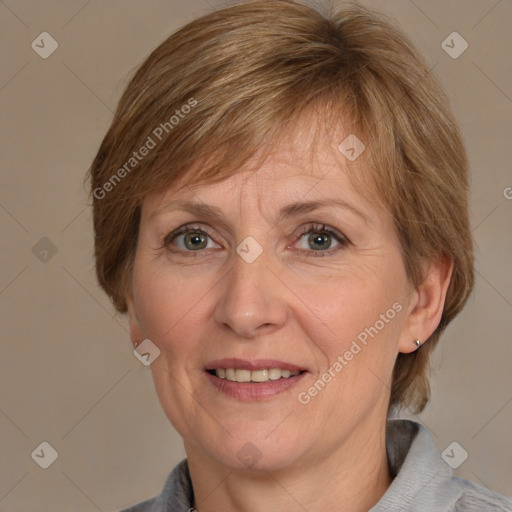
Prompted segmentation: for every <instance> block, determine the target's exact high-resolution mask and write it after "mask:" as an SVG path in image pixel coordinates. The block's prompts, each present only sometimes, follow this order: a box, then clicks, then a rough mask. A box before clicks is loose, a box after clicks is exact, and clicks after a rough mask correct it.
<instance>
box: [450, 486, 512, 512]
mask: <svg viewBox="0 0 512 512" xmlns="http://www.w3.org/2000/svg"><path fill="white" fill-rule="evenodd" d="M455 480H458V481H459V482H460V483H459V485H460V486H461V493H460V495H459V497H458V499H457V501H456V502H455V504H454V507H453V512H482V511H483V510H485V511H489V512H491V511H496V512H512V501H510V500H507V499H506V498H505V497H504V496H501V495H500V494H497V493H495V492H492V491H490V490H488V489H486V488H485V487H481V486H479V485H476V484H475V483H473V482H470V481H469V480H461V479H459V478H456V479H455Z"/></svg>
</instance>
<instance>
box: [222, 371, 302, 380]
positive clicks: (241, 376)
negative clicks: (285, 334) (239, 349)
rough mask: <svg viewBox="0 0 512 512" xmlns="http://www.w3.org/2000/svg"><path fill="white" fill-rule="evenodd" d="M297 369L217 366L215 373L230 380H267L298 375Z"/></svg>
mask: <svg viewBox="0 0 512 512" xmlns="http://www.w3.org/2000/svg"><path fill="white" fill-rule="evenodd" d="M299 373H300V372H299V371H296V372H291V371H290V370H280V369H279V368H271V369H269V370H255V371H250V370H239V369H235V368H226V369H224V368H218V369H216V370H215V375H217V377H219V378H221V379H227V380H230V381H231V382H268V381H269V380H278V379H288V378H289V377H294V376H295V375H299Z"/></svg>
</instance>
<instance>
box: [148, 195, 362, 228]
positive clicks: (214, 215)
mask: <svg viewBox="0 0 512 512" xmlns="http://www.w3.org/2000/svg"><path fill="white" fill-rule="evenodd" d="M328 207H338V208H343V209H345V210H348V211H350V212H352V213H354V214H355V215H357V216H358V217H359V218H361V219H362V220H363V221H364V223H365V224H369V223H370V219H369V218H368V216H367V215H365V214H364V213H363V212H362V211H360V210H359V209H358V208H356V207H355V206H353V205H351V204H350V203H347V202H346V201H343V200H341V199H334V198H328V199H317V200H315V201H303V202H300V201H298V202H295V203H291V204H289V205H286V206H284V207H283V208H281V210H280V211H279V214H278V216H277V219H276V223H279V222H281V221H282V220H285V219H290V218H293V217H298V216H300V215H303V214H305V213H310V212H312V211H315V210H318V209H320V208H328ZM173 210H182V211H185V212H188V213H191V214H193V215H199V216H203V217H207V218H211V219H214V220H217V221H220V222H223V223H224V214H223V213H222V210H221V209H220V208H218V207H217V206H212V205H208V204H205V203H192V202H189V201H184V200H182V199H175V200H173V201H170V202H169V203H167V204H166V205H165V206H164V207H162V208H159V209H158V210H156V211H154V212H153V213H152V214H151V215H150V218H153V217H154V216H156V215H159V214H161V213H164V212H168V211H173Z"/></svg>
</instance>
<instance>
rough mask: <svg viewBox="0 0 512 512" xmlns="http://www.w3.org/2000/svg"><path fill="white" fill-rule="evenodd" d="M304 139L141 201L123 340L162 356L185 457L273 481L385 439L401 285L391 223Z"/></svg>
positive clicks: (165, 401)
mask: <svg viewBox="0 0 512 512" xmlns="http://www.w3.org/2000/svg"><path fill="white" fill-rule="evenodd" d="M308 137H309V135H308V134H307V133H299V134H296V135H295V136H294V137H293V138H290V139H289V140H288V141H287V142H286V144H284V143H283V145H281V146H280V149H279V151H276V152H274V153H273V155H272V156H271V157H270V158H269V159H268V160H266V161H265V163H264V164H263V165H262V166H260V167H259V168H257V169H256V170H255V171H254V170H253V169H250V168H249V167H247V169H245V168H244V169H241V170H240V172H239V173H238V174H236V175H234V176H232V177H230V178H227V179H225V180H224V181H222V182H218V183H215V184H213V185H206V186H190V185H186V186H183V184H181V185H175V186H173V187H172V188H170V189H168V190H164V191H161V192H159V193H155V194H153V195H150V196H148V197H147V198H146V199H145V202H144V204H143V208H142V217H141V224H140V232H139V240H138V246H137V249H136V255H135V260H134V267H133V302H131V304H130V307H129V316H130V327H131V337H132V340H133V341H134V342H137V343H140V342H141V341H142V340H143V339H146V338H148V339H150V340H151V341H152V342H153V343H154V344H155V345H157V346H158V348H159V349H160V356H159V357H158V358H157V359H156V360H155V361H154V362H153V363H152V365H151V370H152V374H153V378H154V383H155V388H156V391H157V393H158V397H159V400H160V402H161V404H162V406H163V409H164V411H165V413H166V415H167V417H168V418H169V420H170V422H171V423H172V424H173V425H174V427H175V428H176V429H177V431H178V432H179V433H180V434H181V436H182V437H183V439H184V442H185V447H186V450H187V455H188V456H189V457H190V456H191V454H195V455H196V456H197V457H203V458H204V459H209V460H213V461H217V462H218V463H220V464H223V465H226V466H228V467H231V468H242V467H244V465H245V464H247V463H248V461H249V463H251V464H252V463H254V464H256V465H257V466H258V467H262V468H266V469H268V470H271V469H277V468H284V467H287V466H289V465H293V464H300V463H311V462H314V461H315V459H318V460H322V459H323V458H325V457H326V456H328V454H331V453H333V451H335V450H337V449H338V448H339V447H341V446H347V444H350V445H351V446H352V447H354V449H356V450H357V447H358V446H359V447H362V446H364V445H365V443H367V442H368V439H369V438H370V437H371V436H375V435H379V434H378V432H380V431H381V430H383V425H384V423H385V420H386V414H387V407H388V399H389V390H390V385H391V375H392V370H393V365H394V362H395V359H396V357H397V354H398V351H399V350H400V343H401V340H402V339H403V337H404V336H405V334H404V333H405V331H406V330H407V329H406V327H407V318H408V311H410V297H411V288H410V285H409V282H408V280H407V276H406V272H405V267H404V264H403V261H402V258H401V252H400V246H399V243H398V239H397V235H396V233H395V229H394V225H393V222H392V218H391V216H390V214H389V213H387V212H385V211H384V210H382V209H381V208H380V207H379V206H378V205H376V204H374V203H371V202H370V201H369V200H368V199H366V198H364V197H363V196H362V195H361V194H360V193H359V192H358V191H357V190H356V189H355V188H354V186H352V184H351V182H350V181H349V179H348V178H347V170H346V163H345V161H344V157H343V155H341V154H340V153H339V152H338V150H337V147H336V146H335V145H334V146H329V145H326V146H325V147H324V148H323V149H322V151H319V152H318V154H317V155H316V157H315V158H314V159H310V158H309V153H308V152H307V151H306V150H305V149H304V148H308V149H309V147H308V143H309V142H310V139H308ZM249 169H250V170H249ZM318 202H322V205H319V204H318ZM187 204H188V206H187ZM190 205H199V206H200V208H198V207H195V208H194V207H192V206H190ZM291 205H294V206H293V207H292V206H291ZM409 342H411V344H412V340H411V339H409ZM280 370H282V371H280ZM290 372H291V373H290ZM297 372H298V374H297ZM248 381H249V382H248ZM255 381H256V382H255Z"/></svg>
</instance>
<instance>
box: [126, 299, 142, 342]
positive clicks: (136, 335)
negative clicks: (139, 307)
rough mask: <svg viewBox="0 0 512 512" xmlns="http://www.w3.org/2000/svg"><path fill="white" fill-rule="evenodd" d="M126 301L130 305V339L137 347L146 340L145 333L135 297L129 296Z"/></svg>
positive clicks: (128, 312)
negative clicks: (138, 315)
mask: <svg viewBox="0 0 512 512" xmlns="http://www.w3.org/2000/svg"><path fill="white" fill-rule="evenodd" d="M126 303H127V307H128V311H127V315H128V326H129V329H130V340H131V342H132V345H133V346H134V348H135V347H136V346H137V345H138V344H139V343H140V342H141V341H142V340H144V334H143V332H142V329H141V326H140V322H139V319H138V318H137V312H136V309H135V304H134V301H133V297H132V296H130V297H128V298H127V300H126Z"/></svg>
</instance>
